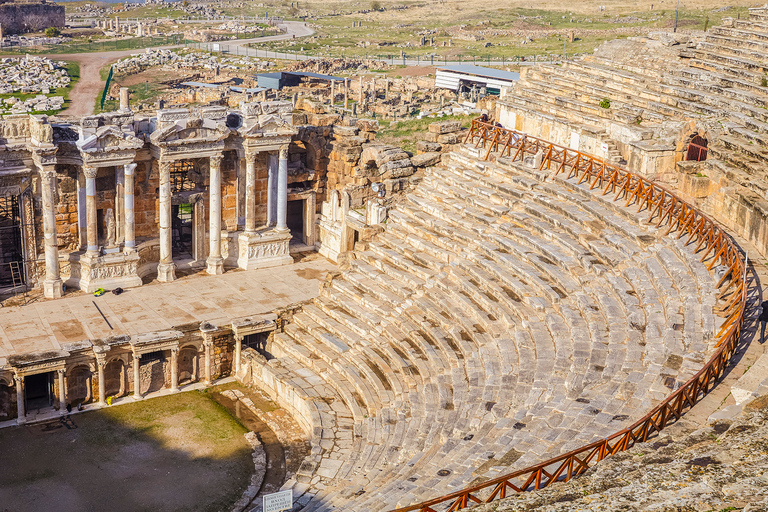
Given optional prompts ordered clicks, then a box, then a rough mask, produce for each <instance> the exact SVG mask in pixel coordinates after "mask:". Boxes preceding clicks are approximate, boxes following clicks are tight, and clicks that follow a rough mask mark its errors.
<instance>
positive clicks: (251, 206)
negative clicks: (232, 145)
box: [245, 151, 269, 235]
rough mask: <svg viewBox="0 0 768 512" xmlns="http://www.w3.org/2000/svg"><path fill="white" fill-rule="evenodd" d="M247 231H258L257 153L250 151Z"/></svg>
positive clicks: (247, 232) (248, 233)
mask: <svg viewBox="0 0 768 512" xmlns="http://www.w3.org/2000/svg"><path fill="white" fill-rule="evenodd" d="M267 205H268V206H267V208H269V201H267ZM245 233H246V234H247V235H253V234H255V233H256V153H255V152H250V151H249V152H246V153H245Z"/></svg>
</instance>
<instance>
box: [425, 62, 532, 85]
mask: <svg viewBox="0 0 768 512" xmlns="http://www.w3.org/2000/svg"><path fill="white" fill-rule="evenodd" d="M436 69H437V70H438V71H439V70H445V71H453V72H456V73H464V74H467V75H476V76H482V77H485V78H496V79H498V80H510V81H517V80H519V79H520V73H515V72H513V71H504V70H503V69H494V68H485V67H482V66H473V65H472V64H452V65H450V66H440V67H439V68H436Z"/></svg>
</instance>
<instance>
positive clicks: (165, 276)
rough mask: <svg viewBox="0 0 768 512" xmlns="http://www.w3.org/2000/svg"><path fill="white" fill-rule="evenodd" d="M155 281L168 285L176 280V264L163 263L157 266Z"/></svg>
mask: <svg viewBox="0 0 768 512" xmlns="http://www.w3.org/2000/svg"><path fill="white" fill-rule="evenodd" d="M157 280H158V281H160V282H161V283H170V282H171V281H175V280H176V264H175V263H173V262H171V263H163V262H160V263H158V264H157Z"/></svg>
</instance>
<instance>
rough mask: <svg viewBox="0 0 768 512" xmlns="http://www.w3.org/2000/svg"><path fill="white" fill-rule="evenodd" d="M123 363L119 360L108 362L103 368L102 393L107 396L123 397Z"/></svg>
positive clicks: (124, 387)
mask: <svg viewBox="0 0 768 512" xmlns="http://www.w3.org/2000/svg"><path fill="white" fill-rule="evenodd" d="M125 375H126V374H125V363H124V362H123V361H122V360H120V359H115V360H114V361H110V362H109V363H107V365H106V366H105V367H104V392H105V393H106V395H107V396H123V395H124V394H125V393H126V385H125Z"/></svg>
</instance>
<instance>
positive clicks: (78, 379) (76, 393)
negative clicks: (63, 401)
mask: <svg viewBox="0 0 768 512" xmlns="http://www.w3.org/2000/svg"><path fill="white" fill-rule="evenodd" d="M67 401H68V402H69V403H71V404H72V405H73V406H74V405H76V404H79V403H85V402H92V401H93V375H92V374H91V370H90V368H88V367H87V366H78V367H77V368H75V369H74V370H70V371H67Z"/></svg>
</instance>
